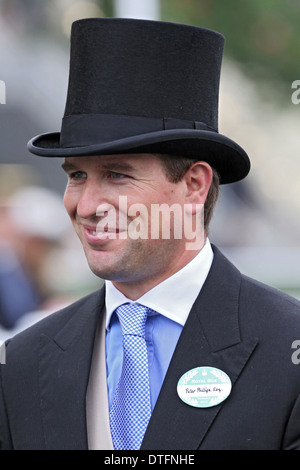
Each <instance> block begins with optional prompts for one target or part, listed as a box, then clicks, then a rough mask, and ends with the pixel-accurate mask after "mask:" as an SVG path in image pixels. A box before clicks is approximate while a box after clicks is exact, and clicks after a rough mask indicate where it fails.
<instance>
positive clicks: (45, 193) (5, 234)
mask: <svg viewBox="0 0 300 470" xmlns="http://www.w3.org/2000/svg"><path fill="white" fill-rule="evenodd" d="M68 227H69V224H68V220H67V218H66V216H65V212H64V208H63V204H62V202H61V198H60V196H58V195H57V194H56V193H55V192H53V191H50V190H48V189H45V188H42V187H40V186H28V187H23V188H20V189H19V190H17V191H16V192H15V193H14V194H13V195H12V196H11V197H10V198H9V199H8V200H7V201H6V204H5V206H3V207H2V209H1V220H0V326H2V328H4V329H5V330H11V331H12V332H13V330H14V328H16V326H17V325H18V324H19V322H20V320H21V319H22V320H24V317H25V316H26V315H28V314H29V313H33V312H37V311H41V310H45V311H47V310H48V309H49V308H50V305H51V302H52V301H53V299H52V296H53V292H52V291H51V288H50V285H49V283H48V282H47V278H46V275H45V266H46V264H47V260H48V257H49V254H50V253H51V251H52V250H53V249H54V248H55V247H57V245H58V244H59V243H60V242H61V241H62V239H63V236H64V234H65V233H66V231H67V229H68ZM53 308H54V306H53ZM37 319H38V317H37Z"/></svg>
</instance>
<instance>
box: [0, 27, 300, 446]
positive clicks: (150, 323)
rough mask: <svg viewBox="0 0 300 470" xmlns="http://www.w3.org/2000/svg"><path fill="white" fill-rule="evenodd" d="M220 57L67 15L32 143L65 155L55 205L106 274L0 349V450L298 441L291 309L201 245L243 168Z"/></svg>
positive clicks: (298, 326)
mask: <svg viewBox="0 0 300 470" xmlns="http://www.w3.org/2000/svg"><path fill="white" fill-rule="evenodd" d="M222 50H223V37H222V36H221V35H220V34H218V33H215V32H212V31H208V30H204V29H201V28H196V27H190V26H185V25H178V24H171V23H161V22H151V21H142V20H129V19H89V20H81V21H78V22H75V24H74V25H73V30H72V48H71V64H70V81H69V92H68V98H67V106H66V111H65V117H64V119H63V124H62V129H61V133H60V134H59V133H54V134H53V133H52V134H45V135H42V136H38V137H35V138H34V139H32V140H31V142H30V143H29V149H30V151H31V152H33V153H35V154H37V155H41V156H47V157H64V161H63V168H64V170H65V171H66V173H67V175H68V185H67V188H66V192H65V198H64V202H65V207H66V209H67V211H68V213H69V215H70V218H71V221H72V223H73V225H74V228H75V230H76V232H77V234H78V236H79V238H80V240H81V242H82V245H83V248H84V250H85V254H86V257H87V260H88V262H89V265H90V267H91V269H92V271H93V272H94V273H95V274H96V275H97V276H99V277H101V278H104V279H106V283H105V288H103V289H101V290H100V291H98V292H96V293H94V294H92V295H90V296H88V297H87V298H84V299H81V300H79V301H78V302H76V303H75V304H73V305H71V306H69V307H67V308H66V309H64V310H62V311H60V312H58V313H56V314H53V315H52V316H50V317H49V318H47V319H46V320H43V321H42V322H40V323H38V324H37V325H35V326H33V327H31V328H29V329H28V330H27V331H25V332H23V333H21V334H20V335H18V336H17V337H15V338H13V339H12V340H11V341H10V342H9V343H8V344H7V350H6V365H3V366H2V370H1V383H2V392H1V398H0V418H1V420H0V445H1V447H2V448H3V449H113V448H115V449H139V448H140V449H151V450H154V449H156V450H159V449H160V450H170V449H171V450H176V449H177V450H195V449H201V450H202V449H244V450H246V449H253V450H254V449H299V448H300V398H299V397H300V395H299V394H300V375H299V370H298V369H297V366H296V365H295V364H294V363H293V361H292V359H291V358H292V353H293V350H292V344H293V343H294V341H295V340H297V339H298V338H300V305H299V302H297V301H296V300H295V299H293V298H291V297H288V296H286V295H284V294H283V293H280V292H277V291H275V290H273V289H271V288H269V287H267V286H264V285H261V284H259V283H257V282H256V281H254V280H251V279H248V278H246V277H245V276H243V275H241V274H240V272H239V271H238V270H237V269H236V268H235V267H234V266H232V265H231V264H230V262H229V261H228V260H227V259H226V258H225V257H224V256H223V255H222V254H221V253H220V252H219V251H218V249H217V248H216V247H211V245H210V243H209V240H208V238H207V234H208V228H209V221H210V218H211V216H212V210H213V207H214V204H215V201H216V198H217V194H218V184H219V182H220V183H221V184H225V183H230V182H234V181H238V180H240V179H242V178H244V177H245V176H246V175H247V173H248V172H249V168H250V165H249V160H248V157H247V155H246V153H245V152H244V150H243V149H241V148H240V147H239V146H238V145H237V144H236V143H235V142H233V141H231V140H230V139H228V138H227V137H225V136H223V135H221V134H219V133H218V132H217V125H218V124H217V120H218V119H217V108H218V86H219V75H220V65H221V56H222ZM203 206H204V214H203V212H202V208H203ZM157 208H159V209H160V211H159V217H161V219H158V218H157V217H156V216H155V214H157V212H155V211H156V210H157ZM167 222H169V225H165V227H167V230H166V233H163V230H164V227H163V223H167ZM180 229H181V230H180Z"/></svg>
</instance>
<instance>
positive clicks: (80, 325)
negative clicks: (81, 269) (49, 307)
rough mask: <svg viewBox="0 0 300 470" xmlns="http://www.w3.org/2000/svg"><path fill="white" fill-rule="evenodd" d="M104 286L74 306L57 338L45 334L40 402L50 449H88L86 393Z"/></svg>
mask: <svg viewBox="0 0 300 470" xmlns="http://www.w3.org/2000/svg"><path fill="white" fill-rule="evenodd" d="M103 305H104V289H101V290H100V291H98V292H96V293H95V294H92V295H91V296H89V297H88V298H87V299H85V300H84V301H79V302H77V304H75V306H74V307H73V306H72V307H70V309H71V311H70V312H69V313H70V314H69V316H68V318H69V320H68V321H67V322H66V323H65V324H64V326H63V327H62V328H61V329H60V330H59V331H58V333H57V334H55V335H54V336H53V337H48V336H46V335H41V337H40V357H39V367H40V368H39V385H40V403H41V412H42V419H43V431H44V439H45V446H46V449H52V450H60V449H61V450H63V449H68V450H82V449H87V429H86V406H85V396H86V389H87V384H88V379H89V372H90V365H91V357H92V352H93V344H94V335H95V331H96V325H97V321H98V319H99V315H100V313H101V310H102V307H103Z"/></svg>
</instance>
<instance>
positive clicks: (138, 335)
mask: <svg viewBox="0 0 300 470" xmlns="http://www.w3.org/2000/svg"><path fill="white" fill-rule="evenodd" d="M116 313H117V315H118V317H119V321H120V323H121V327H122V334H123V366H122V373H121V377H120V380H119V383H118V385H117V389H116V394H115V396H114V400H113V403H112V406H111V410H110V415H109V418H110V427H111V434H112V439H113V444H114V448H115V449H117V450H137V449H139V448H140V446H141V443H142V440H143V437H144V434H145V431H146V428H147V425H148V421H149V419H150V415H151V399H150V383H149V372H148V355H147V345H146V340H145V326H146V320H147V314H148V309H147V308H146V307H144V306H143V305H140V304H124V305H121V306H120V307H118V308H117V310H116Z"/></svg>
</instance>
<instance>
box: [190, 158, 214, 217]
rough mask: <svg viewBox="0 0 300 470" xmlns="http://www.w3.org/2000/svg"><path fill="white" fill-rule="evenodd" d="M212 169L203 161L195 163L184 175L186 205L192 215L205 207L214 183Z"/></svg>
mask: <svg viewBox="0 0 300 470" xmlns="http://www.w3.org/2000/svg"><path fill="white" fill-rule="evenodd" d="M212 177H213V176H212V168H211V166H210V165H209V164H208V163H206V162H203V161H199V162H195V163H193V164H192V166H191V167H190V168H189V169H188V171H187V172H186V174H185V175H184V179H185V182H186V189H187V191H186V204H187V205H189V206H188V207H190V210H191V213H196V212H198V209H197V207H198V208H199V207H203V205H204V203H205V201H206V197H207V193H208V191H209V188H210V185H211V182H212Z"/></svg>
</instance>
